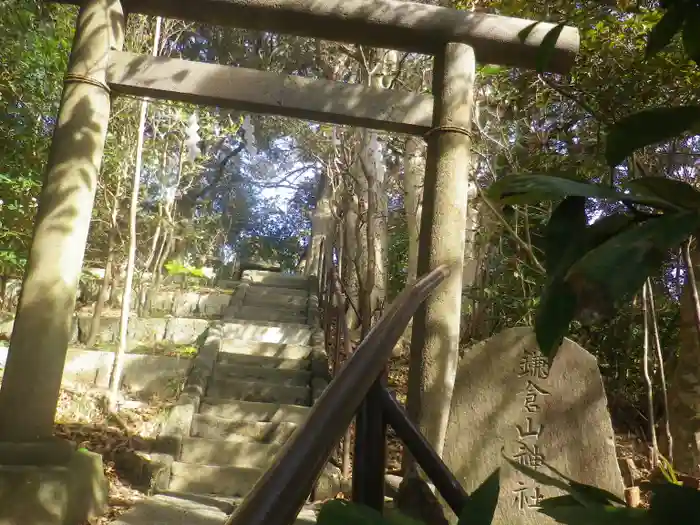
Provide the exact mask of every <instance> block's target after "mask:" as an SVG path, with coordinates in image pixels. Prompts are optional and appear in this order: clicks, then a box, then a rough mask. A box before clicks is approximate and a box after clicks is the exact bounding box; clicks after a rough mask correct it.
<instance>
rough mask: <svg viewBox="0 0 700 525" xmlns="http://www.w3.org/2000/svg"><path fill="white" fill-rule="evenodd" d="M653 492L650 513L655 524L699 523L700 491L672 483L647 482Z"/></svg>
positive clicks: (646, 486) (647, 486)
mask: <svg viewBox="0 0 700 525" xmlns="http://www.w3.org/2000/svg"><path fill="white" fill-rule="evenodd" d="M644 487H645V488H648V489H649V490H650V492H651V503H650V505H649V514H650V515H651V520H652V523H653V524H654V525H662V524H663V525H666V524H669V523H672V524H673V525H677V524H678V525H686V524H688V525H690V524H694V525H695V524H697V523H698V521H700V520H699V511H698V509H700V491H698V490H697V489H695V488H692V487H686V486H683V485H674V484H672V483H647V484H645V485H644Z"/></svg>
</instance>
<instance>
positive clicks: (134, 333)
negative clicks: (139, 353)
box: [114, 317, 169, 347]
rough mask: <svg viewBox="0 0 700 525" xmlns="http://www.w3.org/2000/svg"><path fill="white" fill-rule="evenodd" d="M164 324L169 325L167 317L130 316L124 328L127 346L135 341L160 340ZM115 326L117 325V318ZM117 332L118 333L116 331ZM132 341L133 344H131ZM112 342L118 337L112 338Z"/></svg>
mask: <svg viewBox="0 0 700 525" xmlns="http://www.w3.org/2000/svg"><path fill="white" fill-rule="evenodd" d="M166 325H169V323H168V319H163V318H156V317H154V318H150V319H149V318H138V317H132V318H130V319H129V326H128V327H127V330H126V336H127V338H128V340H129V342H130V343H129V346H130V347H131V346H134V345H136V343H155V342H158V341H162V340H163V339H164V338H165V335H166ZM117 326H119V322H118V320H117ZM117 330H118V328H117ZM117 334H119V332H118V331H117ZM132 341H133V343H134V345H132V344H131V342H132ZM114 342H118V337H117V338H115V339H114Z"/></svg>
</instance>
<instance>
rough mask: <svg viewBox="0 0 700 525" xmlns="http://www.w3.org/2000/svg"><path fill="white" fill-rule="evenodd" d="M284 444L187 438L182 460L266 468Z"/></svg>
mask: <svg viewBox="0 0 700 525" xmlns="http://www.w3.org/2000/svg"><path fill="white" fill-rule="evenodd" d="M281 447H282V446H281V445H280V444H276V443H269V444H268V443H259V442H255V441H247V442H246V441H226V440H220V439H203V438H185V439H183V441H182V451H181V453H180V461H181V462H183V463H198V464H202V465H222V466H229V467H249V468H260V469H266V468H268V467H269V466H270V464H271V463H272V462H273V461H274V459H275V455H276V454H277V453H278V452H279V450H280V448H281Z"/></svg>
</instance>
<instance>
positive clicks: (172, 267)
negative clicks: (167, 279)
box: [164, 260, 207, 279]
mask: <svg viewBox="0 0 700 525" xmlns="http://www.w3.org/2000/svg"><path fill="white" fill-rule="evenodd" d="M164 268H165V270H166V271H167V272H168V275H185V276H187V277H196V278H199V279H206V278H207V276H206V275H205V274H204V270H203V269H202V268H196V267H193V266H187V265H185V264H183V263H182V262H181V261H177V260H173V261H170V262H167V263H165V265H164Z"/></svg>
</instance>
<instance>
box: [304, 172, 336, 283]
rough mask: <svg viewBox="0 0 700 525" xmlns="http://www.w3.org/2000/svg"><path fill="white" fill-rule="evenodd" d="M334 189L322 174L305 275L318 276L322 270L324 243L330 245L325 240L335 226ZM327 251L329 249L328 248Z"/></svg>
mask: <svg viewBox="0 0 700 525" xmlns="http://www.w3.org/2000/svg"><path fill="white" fill-rule="evenodd" d="M332 190H333V187H332V186H331V184H330V181H329V180H328V177H327V175H326V174H325V173H324V174H322V175H321V177H320V180H319V189H318V194H317V198H316V207H315V208H314V211H313V214H312V216H311V243H310V244H311V245H310V246H309V249H308V250H307V251H306V261H307V262H306V266H305V268H304V272H305V275H307V276H310V275H316V276H318V275H319V272H320V271H321V267H320V264H321V259H322V254H321V249H322V245H324V246H327V245H328V243H324V242H323V241H324V240H327V239H328V237H329V235H330V233H331V228H332V226H333V215H332V213H331V199H332V198H333V195H332V193H333V192H332ZM325 251H326V252H327V251H328V250H327V249H326V250H325Z"/></svg>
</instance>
